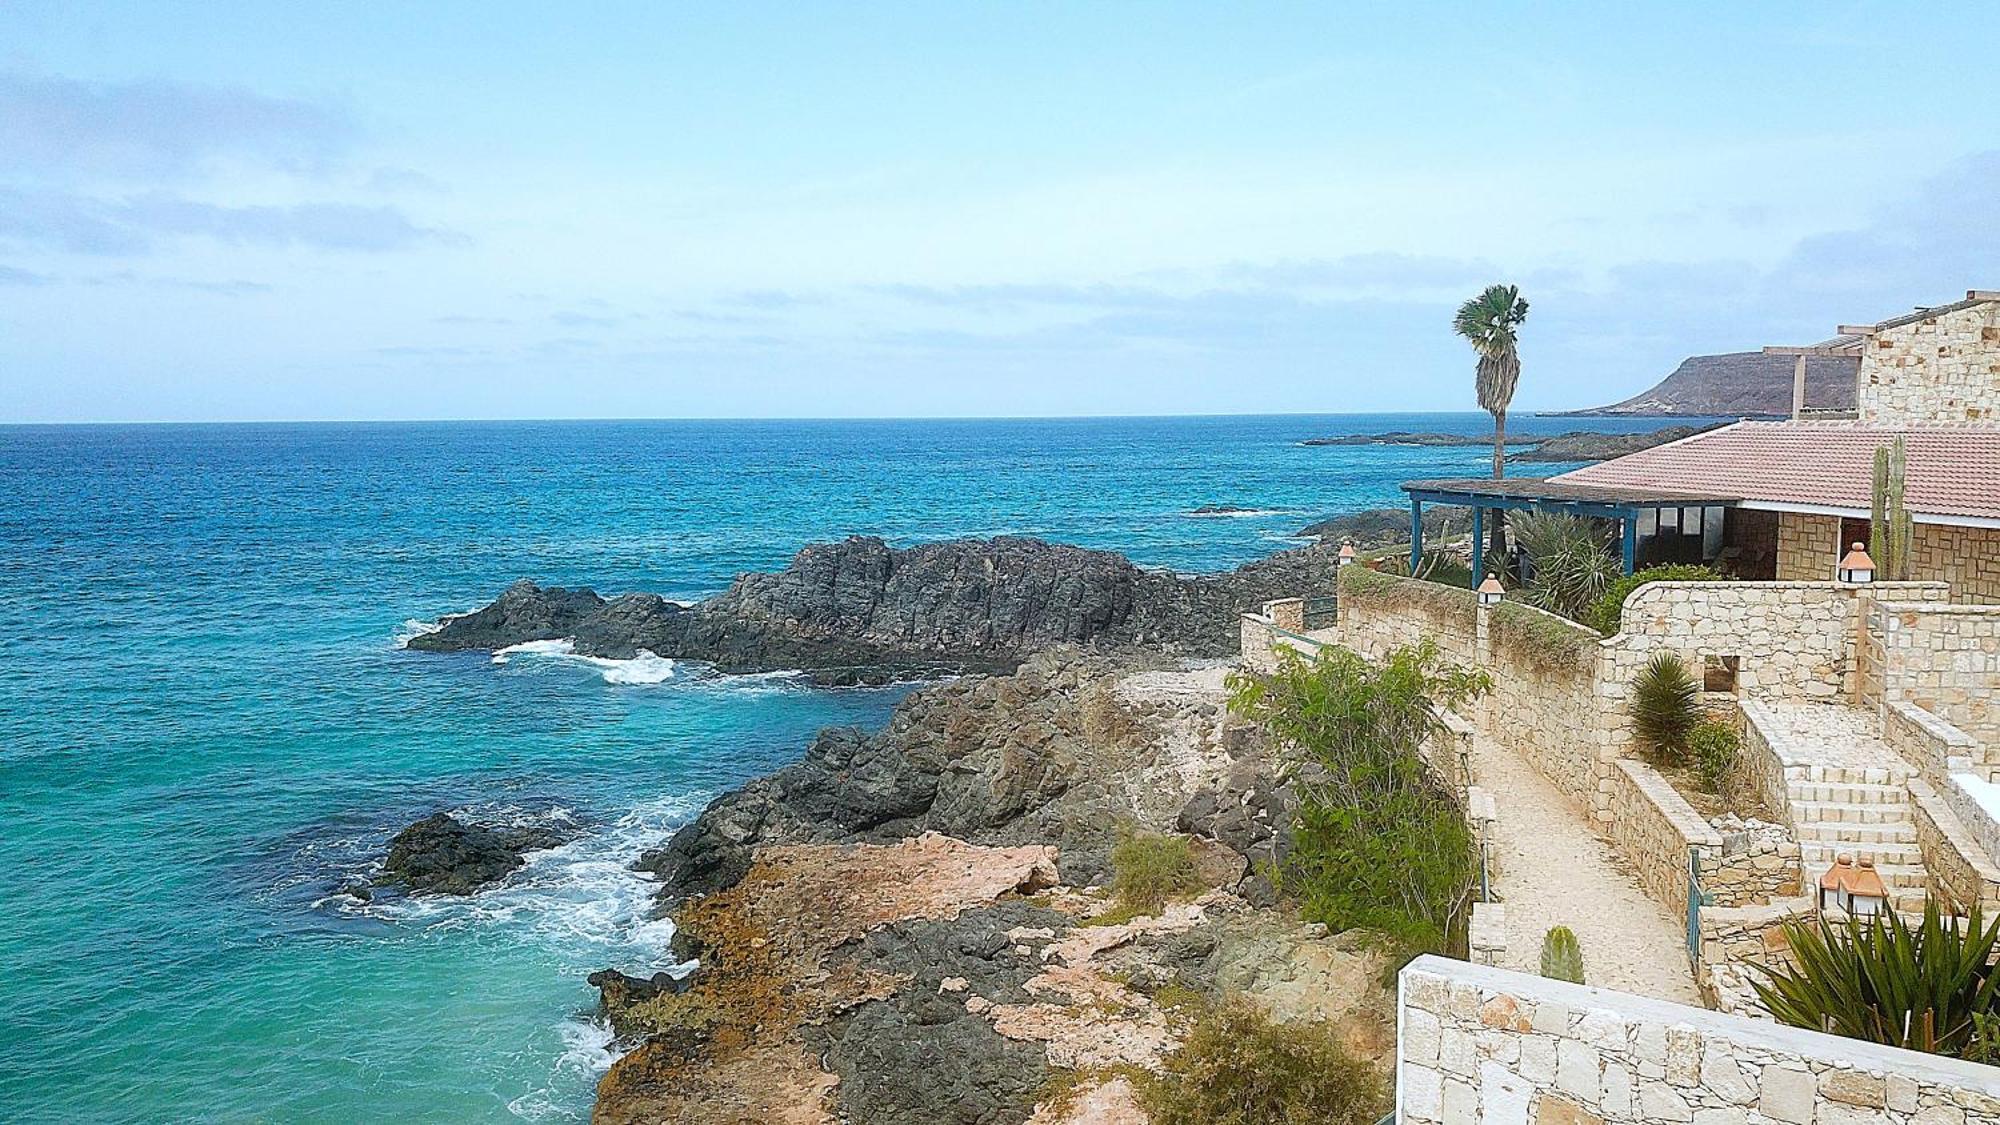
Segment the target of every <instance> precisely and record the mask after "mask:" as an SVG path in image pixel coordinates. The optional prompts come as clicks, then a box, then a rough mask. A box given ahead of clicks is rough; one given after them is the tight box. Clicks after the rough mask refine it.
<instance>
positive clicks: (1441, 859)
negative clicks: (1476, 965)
mask: <svg viewBox="0 0 2000 1125" xmlns="http://www.w3.org/2000/svg"><path fill="white" fill-rule="evenodd" d="M1231 686H1232V692H1231V699H1230V706H1231V708H1232V709H1233V710H1235V711H1236V712H1237V713H1238V714H1242V715H1245V716H1247V717H1249V718H1251V719H1253V720H1255V721H1257V722H1258V723H1260V724H1262V725H1263V726H1264V728H1265V729H1266V730H1267V731H1269V732H1270V733H1271V735H1272V736H1273V739H1274V741H1275V742H1276V743H1277V744H1278V745H1280V746H1283V747H1286V748H1287V753H1286V757H1285V759H1284V761H1283V762H1282V763H1281V769H1282V771H1283V774H1284V777H1285V779H1286V781H1287V782H1289V783H1290V784H1291V786H1292V789H1293V792H1294V793H1295V794H1296V797H1297V811H1296V814H1295V815H1296V819H1295V821H1294V822H1293V824H1292V826H1291V828H1292V840H1291V843H1292V847H1291V851H1290V853H1289V855H1288V856H1287V857H1286V860H1285V862H1284V864H1283V865H1282V866H1281V867H1280V868H1279V869H1278V875H1279V885H1280V889H1281V890H1282V891H1283V892H1284V893H1285V894H1286V895H1287V896H1289V897H1291V898H1293V899H1295V900H1296V901H1297V902H1298V903H1299V909H1300V912H1301V913H1302V914H1303V915H1304V916H1305V917H1306V918H1308V919H1310V920H1312V921H1315V922H1323V923H1325V924H1326V925H1327V926H1328V927H1329V928H1330V929H1334V930H1348V929H1354V928H1357V927H1362V928H1367V929H1372V930H1378V931H1381V932H1383V933H1386V934H1388V935H1389V936H1390V937H1391V938H1393V939H1395V940H1396V941H1398V942H1399V943H1400V944H1401V945H1402V946H1403V947H1404V948H1405V949H1406V950H1410V951H1424V950H1430V951H1438V950H1443V949H1444V948H1445V946H1446V945H1447V942H1448V938H1449V936H1450V934H1451V932H1452V930H1453V928H1454V923H1455V922H1456V921H1457V919H1458V917H1459V914H1460V912H1461V911H1462V910H1463V909H1464V904H1465V902H1466V896H1467V892H1468V891H1469V890H1470V888H1471V886H1472V884H1473V880H1474V878H1475V876H1476V874H1477V861H1476V859H1475V856H1474V851H1473V836H1472V831H1471V829H1470V828H1469V827H1467V825H1466V821H1465V815H1464V813H1463V812H1462V811H1461V810H1460V809H1459V807H1458V803H1457V798H1456V796H1455V795H1454V794H1453V793H1451V792H1450V791H1449V790H1447V789H1446V788H1445V787H1444V785H1443V784H1442V783H1441V782H1440V781H1439V780H1438V778H1437V777H1436V776H1435V775H1433V774H1432V773H1431V772H1430V770H1429V768H1428V767H1427V766H1425V764H1424V762H1423V759H1422V758H1421V757H1420V756H1419V754H1418V747H1420V746H1422V745H1423V744H1424V743H1425V742H1426V741H1428V740H1430V739H1433V738H1439V739H1442V738H1445V737H1447V735H1446V732H1445V730H1444V727H1443V724H1442V722H1441V721H1440V720H1439V718H1438V715H1439V714H1440V713H1441V712H1443V711H1446V710H1449V709H1450V708H1452V707H1454V706H1456V705H1458V704H1459V703H1462V702H1464V701H1466V700H1469V699H1471V698H1473V697H1474V696H1476V695H1478V694H1480V693H1482V692H1484V691H1486V690H1487V688H1488V687H1489V686H1490V681H1489V680H1488V679H1487V677H1486V676H1485V674H1484V673H1479V672H1468V671H1465V670H1463V669H1460V668H1457V667H1454V666H1452V665H1449V664H1446V663H1445V662H1443V661H1442V660H1441V659H1440V658H1439V656H1438V651H1437V645H1436V644H1435V643H1434V642H1432V641H1428V640H1426V641H1424V642H1423V643H1421V644H1419V645H1417V646H1414V647H1405V648H1400V649H1397V650H1396V651H1394V652H1392V653H1390V654H1389V656H1388V657H1387V659H1386V660H1384V661H1383V662H1382V663H1381V664H1379V665H1378V664H1371V663H1369V662H1368V661H1366V660H1364V659H1362V658H1361V657H1360V656H1358V655H1356V654H1355V653H1353V652H1350V651H1348V650H1346V649H1339V648H1327V649H1322V650H1321V651H1320V653H1319V654H1318V655H1317V656H1316V657H1315V658H1314V659H1313V660H1311V661H1306V660H1303V659H1300V658H1298V657H1297V656H1295V655H1290V654H1288V655H1287V657H1286V658H1285V659H1284V662H1283V663H1282V664H1280V665H1279V668H1278V670H1277V671H1276V672H1275V673H1273V674H1271V675H1269V676H1249V675H1242V674H1239V675H1237V676H1236V677H1235V678H1234V679H1233V680H1232V685H1231Z"/></svg>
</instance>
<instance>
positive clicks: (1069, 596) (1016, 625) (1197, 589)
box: [409, 536, 1333, 681]
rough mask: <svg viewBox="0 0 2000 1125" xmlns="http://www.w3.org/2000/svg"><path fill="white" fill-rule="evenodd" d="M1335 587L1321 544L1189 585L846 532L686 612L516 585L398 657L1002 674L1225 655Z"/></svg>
mask: <svg viewBox="0 0 2000 1125" xmlns="http://www.w3.org/2000/svg"><path fill="white" fill-rule="evenodd" d="M1332 577H1333V568H1332V559H1331V558H1330V556H1328V555H1327V554H1325V553H1324V552H1323V551H1321V550H1319V549H1318V548H1308V549H1304V550H1300V551H1290V552H1285V553H1283V554H1280V555H1277V556H1274V557H1272V558H1270V559H1266V560H1262V561H1260V562H1257V563H1252V564H1250V565H1248V566H1245V567H1242V568H1240V569H1238V570H1235V571H1231V572H1229V573H1227V574H1222V575H1213V576H1199V577H1190V576H1183V575H1176V574H1171V573H1166V572H1163V571H1154V570H1146V569H1143V568H1141V567H1138V566H1136V565H1134V564H1133V563H1132V562H1131V561H1130V560H1128V559H1126V558H1125V557H1124V556H1123V555H1119V554H1117V553H1115V552H1111V551H1097V550H1089V549H1086V548H1082V547H1072V546H1065V545H1062V544H1055V543H1046V542H1043V541H1041V540H1038V539H1029V538H1021V537H1012V536H1008V537H1001V538H995V539H960V540H952V541H949V542H944V543H930V544H925V545H923V546H918V547H910V548H892V547H890V546H889V545H887V544H886V543H884V542H883V541H882V540H880V539H874V538H863V537H855V538H851V539H847V540H844V541H842V542H839V543H827V544H818V545H814V546H811V547H807V548H806V549H804V550H802V551H800V552H799V553H798V555H797V556H796V557H795V558H793V560H792V562H791V565H790V566H787V567H786V568H785V569H784V570H782V571H779V572H777V573H775V574H746V575H743V576H742V577H740V578H738V579H737V580H736V581H735V582H734V583H733V584H731V586H730V587H729V589H728V590H726V591H724V592H723V593H721V594H719V595H717V596H715V597H713V598H709V599H707V600H706V601H703V602H700V603H698V604H696V605H692V606H687V605H682V604H679V603H676V602H672V601H668V600H666V599H664V598H661V597H659V596H657V595H654V594H627V595H624V596H622V597H618V598H613V599H608V600H607V599H605V598H603V597H600V596H599V595H598V594H596V593H595V592H594V591H591V590H587V589H585V590H568V589H560V588H545V587H541V586H537V585H535V584H534V583H532V582H528V581H522V582H517V583H515V584H514V585H513V586H512V587H510V588H508V590H507V591H506V592H505V593H503V594H502V595H501V596H500V597H499V598H498V599H497V600H495V601H494V602H493V603H492V604H490V605H487V606H485V607H484V608H482V609H479V610H476V611H474V612H472V613H468V614H464V615H462V616H457V617H452V618H448V619H446V620H445V621H444V622H443V624H442V627H441V628H439V629H438V630H437V631H435V632H432V633H428V634H425V635H423V636H419V637H416V638H414V639H413V640H411V641H410V642H409V647H411V648H413V649H419V650H422V651H428V652H452V651H460V650H465V649H485V650H491V649H498V648H504V647H506V646H508V645H513V644H519V643H522V642H524V641H544V640H557V639H573V640H574V642H575V644H576V650H577V651H578V652H579V653H581V654H583V655H588V656H604V657H610V658H613V659H625V658H629V657H631V656H633V655H635V654H636V653H637V652H638V651H639V650H642V649H643V650H647V651H650V652H653V653H655V654H657V655H660V656H670V657H679V658H685V659H694V660H703V661H708V662H712V663H713V664H715V665H716V666H717V667H719V668H721V669H723V670H725V671H766V670H774V669H784V668H801V669H807V670H812V671H814V672H816V673H819V674H820V675H821V676H822V678H823V679H827V680H832V681H867V680H877V679H883V678H888V677H892V676H899V675H909V674H912V673H916V674H922V673H935V672H946V671H965V670H1005V669H1009V668H1012V667H1014V666H1015V665H1016V664H1018V663H1019V662H1020V661H1021V660H1022V659H1024V658H1025V657H1027V656H1028V655H1029V654H1030V653H1033V652H1036V651H1038V650H1040V649H1042V648H1045V647H1047V646H1049V645H1052V644H1063V643H1070V644H1093V645H1098V646H1120V645H1141V646H1148V647H1152V648H1157V649H1162V650H1167V651H1174V652H1181V653H1188V654H1195V655H1221V654H1224V653H1230V652H1233V651H1234V650H1235V640H1236V614H1237V613H1238V612H1239V611H1241V610H1245V609H1252V608H1255V607H1256V606H1257V605H1258V604H1259V603H1261V602H1263V601H1264V600H1266V599H1269V598H1275V597H1281V596H1292V595H1296V594H1300V593H1307V592H1314V591H1319V590H1324V589H1330V588H1331V583H1332Z"/></svg>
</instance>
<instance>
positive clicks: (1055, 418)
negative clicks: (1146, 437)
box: [0, 406, 1735, 429]
mask: <svg viewBox="0 0 2000 1125" xmlns="http://www.w3.org/2000/svg"><path fill="white" fill-rule="evenodd" d="M1588 409H1590V408H1589V407H1583V408H1581V409H1580V410H1579V409H1569V410H1522V411H1509V417H1531V418H1560V417H1572V418H1631V419H1652V418H1659V419H1674V418H1684V419H1702V418H1730V417H1735V415H1731V414H1587V413H1582V412H1581V411H1584V410H1588ZM1486 413H1487V411H1484V410H1481V409H1479V408H1478V407H1476V406H1475V407H1472V408H1470V409H1465V410H1436V409H1431V410H1280V411H1262V410H1250V411H1228V412H1221V413H1213V412H1197V411H1189V412H1182V413H1167V414H798V415H790V414H766V415H722V414H713V415H710V414H696V415H679V416H672V415H652V416H643V417H641V416H581V415H578V416H570V417H539V418H537V417H526V416H519V417H504V418H136V419H135V418H123V419H119V418H78V419H45V420H40V421H0V429H30V428H54V427H62V426H103V427H110V426H440V425H506V424H519V423H557V422H562V423H592V424H605V423H649V422H1110V421H1148V420H1156V419H1157V420H1165V419H1174V418H1347V417H1357V416H1365V415H1397V414H1408V415H1424V414H1438V415H1452V414H1486Z"/></svg>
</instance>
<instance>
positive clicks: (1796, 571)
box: [1775, 512, 1843, 582]
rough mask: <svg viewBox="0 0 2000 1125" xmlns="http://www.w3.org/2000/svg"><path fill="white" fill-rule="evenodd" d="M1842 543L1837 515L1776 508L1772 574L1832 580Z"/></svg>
mask: <svg viewBox="0 0 2000 1125" xmlns="http://www.w3.org/2000/svg"><path fill="white" fill-rule="evenodd" d="M1842 546H1843V544H1842V543H1841V542H1840V517H1839V516H1814V515H1807V514H1806V513H1804V512H1779V513H1778V573H1777V574H1776V576H1775V577H1776V578H1777V580H1778V581H1780V582H1829V581H1832V579H1833V569H1834V567H1835V566H1836V565H1837V564H1838V563H1839V562H1840V556H1841V554H1842V553H1843V552H1842V549H1841V548H1842Z"/></svg>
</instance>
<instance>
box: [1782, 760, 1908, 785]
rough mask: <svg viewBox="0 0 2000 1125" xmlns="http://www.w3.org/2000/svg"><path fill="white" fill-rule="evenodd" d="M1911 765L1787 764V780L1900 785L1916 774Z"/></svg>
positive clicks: (1841, 783)
mask: <svg viewBox="0 0 2000 1125" xmlns="http://www.w3.org/2000/svg"><path fill="white" fill-rule="evenodd" d="M1916 773H1917V771H1916V770H1915V769H1913V768H1911V767H1909V766H1822V765H1811V766H1786V767H1785V781H1786V783H1787V784H1789V783H1791V782H1795V781H1806V782H1814V783H1821V784H1825V783H1831V784H1835V785H1900V784H1902V783H1903V782H1905V781H1908V780H1909V779H1910V778H1912V777H1914V776H1916Z"/></svg>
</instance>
